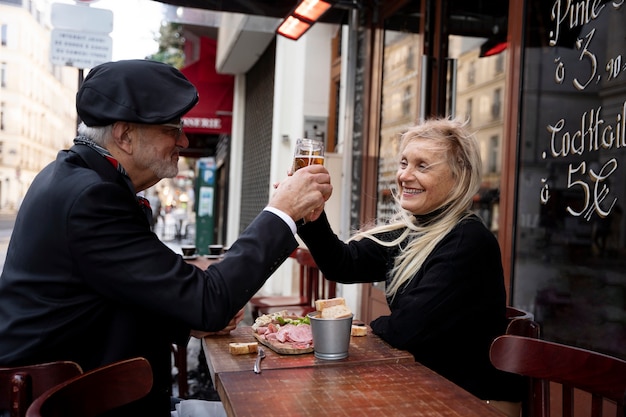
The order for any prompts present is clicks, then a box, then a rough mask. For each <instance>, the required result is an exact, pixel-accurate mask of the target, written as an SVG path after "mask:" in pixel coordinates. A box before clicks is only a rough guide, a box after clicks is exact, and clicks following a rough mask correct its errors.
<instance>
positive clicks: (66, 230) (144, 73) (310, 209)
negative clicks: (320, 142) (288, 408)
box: [0, 60, 332, 416]
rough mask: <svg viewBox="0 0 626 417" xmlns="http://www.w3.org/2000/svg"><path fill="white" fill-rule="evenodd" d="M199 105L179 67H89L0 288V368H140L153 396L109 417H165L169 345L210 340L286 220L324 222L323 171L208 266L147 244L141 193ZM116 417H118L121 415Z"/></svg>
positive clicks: (326, 187) (284, 191)
mask: <svg viewBox="0 0 626 417" xmlns="http://www.w3.org/2000/svg"><path fill="white" fill-rule="evenodd" d="M197 101H198V94H197V91H196V89H195V87H194V86H193V85H192V84H191V83H190V82H189V81H188V80H187V79H186V78H185V77H184V76H183V75H182V74H181V73H180V72H179V71H178V70H176V69H175V68H173V67H171V66H169V65H166V64H162V63H157V62H151V61H145V60H129V61H118V62H109V63H105V64H102V65H100V66H97V67H95V68H93V69H92V70H91V71H90V72H89V74H88V76H87V77H86V78H85V81H84V83H83V85H82V86H81V88H80V90H79V91H78V94H77V99H76V108H77V111H78V114H79V116H80V118H81V119H82V121H83V123H82V124H81V125H80V127H79V135H78V137H76V139H75V140H74V146H73V147H72V148H71V149H69V150H64V151H61V152H59V154H58V156H57V159H56V161H54V162H52V163H51V164H50V165H49V166H48V167H46V168H45V169H44V170H42V172H41V173H40V174H39V175H38V176H37V177H36V178H35V180H34V181H33V183H32V185H31V187H30V189H29V190H28V193H27V194H26V196H25V198H24V201H23V203H22V205H21V208H20V211H19V213H18V215H17V219H16V223H15V228H14V231H13V235H12V237H11V242H10V244H9V249H8V253H7V258H6V263H5V266H4V271H3V273H2V276H1V278H0V366H15V365H24V364H32V363H41V362H48V361H54V360H72V361H76V362H78V363H79V364H80V365H81V366H82V367H83V370H85V371H87V370H90V369H93V368H95V367H98V366H101V365H105V364H108V363H111V362H114V361H118V360H121V359H125V358H130V357H135V356H143V357H145V358H147V359H148V360H149V361H150V364H151V365H152V370H153V373H154V386H153V390H152V392H151V394H150V395H149V396H148V397H147V398H146V399H145V400H142V401H139V402H138V403H135V404H132V407H131V408H132V409H128V407H127V409H126V410H120V413H119V415H134V416H140V415H145V416H169V414H170V399H169V394H168V387H169V384H170V377H171V375H170V372H171V367H170V344H171V343H172V342H177V343H182V344H184V343H186V341H187V339H188V337H189V335H190V332H191V329H195V331H198V332H218V331H220V330H223V329H225V328H226V329H227V330H228V329H230V328H232V327H233V326H234V325H236V322H237V321H238V320H240V319H241V317H240V316H238V312H240V311H241V309H242V308H243V307H244V306H245V304H246V303H247V302H248V300H249V299H250V297H252V295H254V294H255V293H256V292H257V291H258V290H259V289H260V288H261V286H262V285H263V283H264V282H265V280H266V279H267V278H268V277H269V276H270V275H271V274H272V272H274V270H275V269H276V268H277V267H278V266H279V265H280V264H281V263H282V262H283V261H284V260H285V259H286V258H287V257H288V255H289V254H290V253H291V252H292V251H293V250H294V249H295V248H296V247H297V241H296V239H295V238H294V234H295V232H296V223H295V221H296V220H300V219H303V218H306V220H313V219H315V218H317V217H318V216H319V214H320V213H321V211H322V209H323V206H324V203H325V201H326V200H327V199H328V198H329V197H330V194H331V192H332V187H331V185H330V176H329V174H328V172H327V171H326V170H325V169H324V168H323V167H321V166H312V167H309V168H307V169H302V170H299V171H298V172H296V173H295V174H294V175H293V176H289V177H287V178H286V179H285V180H284V181H283V182H281V184H280V186H279V187H278V188H277V189H276V190H275V192H274V194H273V195H272V197H271V199H270V201H269V203H268V205H267V207H266V209H265V210H263V211H262V212H261V213H260V214H259V215H258V217H257V218H256V219H255V220H254V221H253V222H252V223H251V224H250V225H249V226H248V228H247V229H246V230H245V231H244V232H243V233H242V234H241V236H240V237H239V239H238V240H237V241H236V242H234V243H233V244H232V246H231V248H230V250H229V251H228V254H227V255H226V257H225V258H224V259H223V261H221V262H220V263H218V264H215V265H211V266H209V267H208V268H207V269H206V270H203V269H202V268H199V267H198V266H194V265H190V264H188V263H187V262H185V261H184V260H183V259H182V257H181V256H180V255H177V254H175V253H174V252H172V251H171V250H170V249H169V248H168V247H167V246H166V245H164V244H163V243H162V242H161V241H160V240H159V239H158V238H157V236H156V235H155V234H154V233H152V232H151V230H150V223H149V221H148V219H147V217H146V215H145V212H144V210H143V208H144V206H143V205H142V203H141V201H138V198H137V195H136V194H137V193H138V192H140V191H142V190H145V189H146V188H148V187H150V186H152V185H154V184H156V183H157V182H158V181H159V180H160V179H162V178H169V177H174V176H175V175H176V174H177V171H178V158H179V152H180V150H181V149H182V148H185V147H187V146H188V145H189V141H188V139H187V137H186V136H185V133H184V132H183V130H182V126H181V123H180V121H181V117H182V116H183V115H184V114H185V113H186V112H188V111H189V110H190V109H191V108H192V107H193V106H194V105H195V104H196V103H197ZM124 412H126V413H124Z"/></svg>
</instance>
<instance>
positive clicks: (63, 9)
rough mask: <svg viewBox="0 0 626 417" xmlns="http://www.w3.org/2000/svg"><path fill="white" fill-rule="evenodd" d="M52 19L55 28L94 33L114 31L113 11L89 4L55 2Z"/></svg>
mask: <svg viewBox="0 0 626 417" xmlns="http://www.w3.org/2000/svg"><path fill="white" fill-rule="evenodd" d="M50 21H51V23H52V26H53V27H54V28H55V29H68V30H77V31H87V32H92V33H111V32H112V31H113V12H112V11H111V10H106V9H97V8H95V7H89V6H87V5H85V6H78V5H73V4H63V3H53V4H52V8H51V10H50Z"/></svg>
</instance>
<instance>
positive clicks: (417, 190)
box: [396, 139, 455, 215]
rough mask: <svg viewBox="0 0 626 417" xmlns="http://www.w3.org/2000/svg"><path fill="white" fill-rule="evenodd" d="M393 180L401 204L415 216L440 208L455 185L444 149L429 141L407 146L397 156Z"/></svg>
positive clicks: (418, 140) (413, 141) (410, 143)
mask: <svg viewBox="0 0 626 417" xmlns="http://www.w3.org/2000/svg"><path fill="white" fill-rule="evenodd" d="M396 181H397V183H398V191H399V197H400V205H401V206H402V208H403V209H405V210H407V211H410V212H411V213H413V214H415V215H424V214H428V213H431V212H432V211H434V210H436V209H438V208H440V207H442V206H443V204H444V203H445V202H446V200H447V198H448V197H449V196H450V193H451V192H452V188H453V187H454V185H455V178H454V176H453V174H452V171H451V169H450V166H449V165H448V160H447V158H446V151H445V149H444V148H442V147H441V146H438V145H437V144H436V143H434V142H433V141H432V140H428V139H414V140H411V141H410V142H408V143H407V145H406V147H405V148H404V149H403V151H402V153H401V155H400V165H399V167H398V172H397V173H396Z"/></svg>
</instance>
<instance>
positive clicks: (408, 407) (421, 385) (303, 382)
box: [217, 362, 504, 417]
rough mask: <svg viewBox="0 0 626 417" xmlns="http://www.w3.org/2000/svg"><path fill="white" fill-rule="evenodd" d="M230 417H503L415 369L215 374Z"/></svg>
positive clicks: (332, 368)
mask: <svg viewBox="0 0 626 417" xmlns="http://www.w3.org/2000/svg"><path fill="white" fill-rule="evenodd" d="M217 379H218V381H219V383H218V384H217V387H218V393H219V395H220V398H221V400H222V403H223V404H224V408H225V410H226V413H227V415H228V416H229V417H244V416H255V417H264V416H267V417H273V416H297V417H298V416H310V417H318V416H319V417H332V416H360V417H361V416H363V417H367V416H376V417H380V416H385V417H387V416H429V417H452V416H455V417H460V416H463V417H502V416H504V414H501V413H500V412H499V411H497V410H496V409H494V408H493V407H491V406H489V405H487V404H486V403H485V402H484V401H482V400H480V399H478V398H477V397H474V396H473V395H471V394H470V393H468V392H467V391H465V390H463V389H461V388H459V387H458V386H457V385H455V384H453V383H452V382H450V381H448V380H447V379H445V378H443V377H441V376H440V375H438V374H437V373H435V372H433V371H431V370H430V369H428V368H426V367H424V366H422V365H420V364H419V363H416V362H412V363H378V364H375V365H372V364H369V365H363V366H311V367H303V368H295V369H267V370H264V371H263V372H262V373H261V374H254V373H253V372H252V371H251V370H246V371H237V372H221V373H218V374H217Z"/></svg>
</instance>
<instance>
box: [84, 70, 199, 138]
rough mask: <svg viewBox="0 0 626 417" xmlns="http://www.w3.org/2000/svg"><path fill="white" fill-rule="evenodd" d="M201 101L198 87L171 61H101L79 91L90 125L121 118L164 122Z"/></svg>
mask: <svg viewBox="0 0 626 417" xmlns="http://www.w3.org/2000/svg"><path fill="white" fill-rule="evenodd" d="M197 102H198V90H196V87H194V85H193V84H191V83H190V82H189V80H187V78H185V76H184V75H183V74H182V73H181V72H180V71H178V70H177V69H176V68H174V67H172V66H171V65H168V64H164V63H161V62H156V61H148V60H142V59H132V60H124V61H116V62H106V63H104V64H100V65H98V66H96V67H94V68H92V69H91V70H90V71H89V74H88V75H87V77H85V80H84V82H83V84H82V86H81V87H80V89H79V90H78V93H77V94H76V110H77V111H78V115H79V116H80V118H81V120H82V121H83V122H84V123H85V124H86V125H87V126H107V125H110V124H112V123H114V122H117V121H124V122H133V123H146V124H162V123H168V122H171V121H173V120H176V119H179V118H180V117H182V115H184V114H185V113H187V112H188V111H189V110H191V108H192V107H193V106H195V105H196V103H197Z"/></svg>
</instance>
